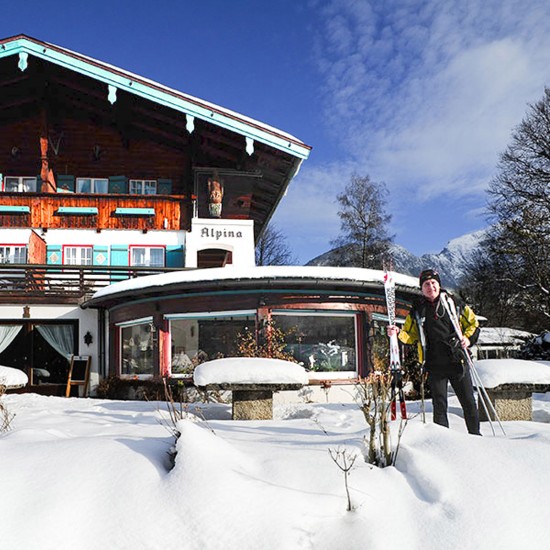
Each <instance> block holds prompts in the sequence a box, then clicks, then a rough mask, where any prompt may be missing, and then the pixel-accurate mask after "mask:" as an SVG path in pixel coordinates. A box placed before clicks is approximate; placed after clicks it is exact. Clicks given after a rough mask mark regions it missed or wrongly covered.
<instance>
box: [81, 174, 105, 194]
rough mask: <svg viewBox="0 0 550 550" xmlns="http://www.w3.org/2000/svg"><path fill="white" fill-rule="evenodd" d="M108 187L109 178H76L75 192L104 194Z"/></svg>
mask: <svg viewBox="0 0 550 550" xmlns="http://www.w3.org/2000/svg"><path fill="white" fill-rule="evenodd" d="M108 189H109V180H108V179H106V178H76V192H77V193H101V194H105V193H107V192H108Z"/></svg>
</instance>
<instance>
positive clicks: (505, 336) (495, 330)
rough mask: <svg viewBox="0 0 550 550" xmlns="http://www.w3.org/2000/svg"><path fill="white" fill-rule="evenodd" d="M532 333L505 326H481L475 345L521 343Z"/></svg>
mask: <svg viewBox="0 0 550 550" xmlns="http://www.w3.org/2000/svg"><path fill="white" fill-rule="evenodd" d="M533 336H534V335H533V334H532V333H530V332H527V331H524V330H516V329H513V328H505V327H482V328H481V330H480V332H479V339H478V341H477V345H490V344H499V345H518V344H523V343H524V342H525V341H526V340H528V339H529V338H532V337H533Z"/></svg>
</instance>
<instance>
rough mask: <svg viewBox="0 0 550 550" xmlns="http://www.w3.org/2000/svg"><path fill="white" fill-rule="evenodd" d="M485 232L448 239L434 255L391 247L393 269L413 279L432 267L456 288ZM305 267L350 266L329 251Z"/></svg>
mask: <svg viewBox="0 0 550 550" xmlns="http://www.w3.org/2000/svg"><path fill="white" fill-rule="evenodd" d="M485 232H486V230H485V229H481V230H479V231H474V232H473V233H468V234H466V235H463V236H462V237H457V238H456V239H452V240H450V241H449V242H448V243H447V246H446V247H445V248H444V249H443V250H442V251H441V252H439V253H437V254H423V255H422V256H415V255H414V254H412V253H411V252H409V251H408V250H407V249H406V248H404V247H402V246H400V245H398V244H393V245H392V246H391V254H392V257H393V261H394V269H395V271H397V272H399V273H405V274H407V275H412V276H417V275H418V274H419V273H420V272H421V271H422V270H423V269H426V268H433V269H436V270H437V271H439V274H440V276H441V281H442V284H443V286H445V287H447V288H456V287H457V286H458V284H459V282H460V279H461V278H462V276H463V275H464V266H465V265H466V263H467V262H468V260H470V258H471V256H472V254H473V252H474V251H475V249H476V247H477V245H478V244H479V243H480V241H481V240H482V239H483V238H484V236H485ZM306 265H327V266H330V265H339V266H351V265H352V263H351V261H349V260H346V258H345V257H344V258H342V257H341V253H339V250H338V249H333V250H329V251H328V252H325V253H324V254H321V255H320V256H317V257H316V258H313V260H311V261H309V262H308V263H307V264H306Z"/></svg>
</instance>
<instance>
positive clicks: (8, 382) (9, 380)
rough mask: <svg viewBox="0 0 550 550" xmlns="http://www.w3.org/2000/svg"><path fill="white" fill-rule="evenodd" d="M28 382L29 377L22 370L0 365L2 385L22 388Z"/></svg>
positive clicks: (0, 382) (0, 383)
mask: <svg viewBox="0 0 550 550" xmlns="http://www.w3.org/2000/svg"><path fill="white" fill-rule="evenodd" d="M28 382H29V378H28V377H27V375H26V374H25V373H24V372H23V371H22V370H19V369H14V368H13V367H4V366H3V365H0V385H2V386H6V388H22V387H23V386H26V385H27V383H28Z"/></svg>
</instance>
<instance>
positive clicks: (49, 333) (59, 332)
mask: <svg viewBox="0 0 550 550" xmlns="http://www.w3.org/2000/svg"><path fill="white" fill-rule="evenodd" d="M36 328H37V329H38V332H39V333H40V334H41V335H42V336H43V337H44V339H45V340H46V342H48V344H50V346H52V348H53V349H55V351H57V353H59V354H60V355H62V356H63V357H65V358H66V359H67V360H68V361H69V360H70V359H71V355H72V354H73V345H74V327H73V325H36Z"/></svg>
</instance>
